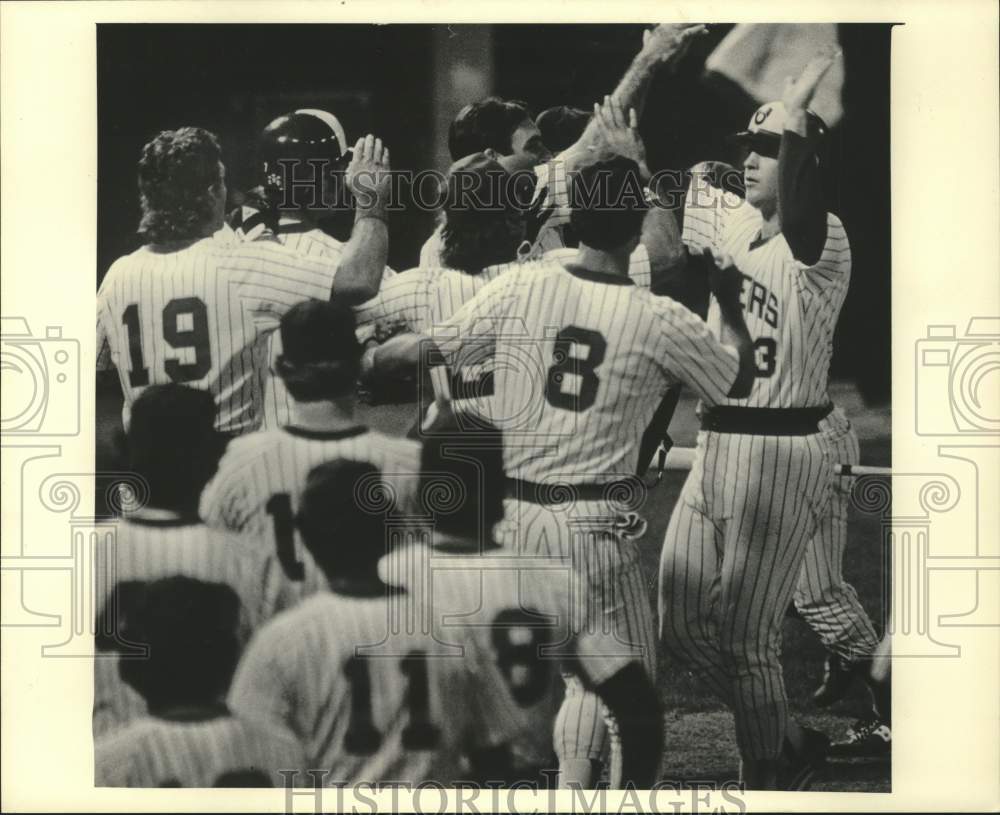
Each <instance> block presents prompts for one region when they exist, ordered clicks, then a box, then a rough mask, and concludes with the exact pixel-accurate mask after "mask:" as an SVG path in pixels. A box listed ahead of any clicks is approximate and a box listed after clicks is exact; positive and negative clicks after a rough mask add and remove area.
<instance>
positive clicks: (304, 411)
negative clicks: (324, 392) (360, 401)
mask: <svg viewBox="0 0 1000 815" xmlns="http://www.w3.org/2000/svg"><path fill="white" fill-rule="evenodd" d="M291 419H292V421H291V424H292V425H293V426H294V427H298V428H301V429H303V430H321V431H324V432H336V431H338V430H347V429H349V428H352V427H357V425H358V420H357V419H356V418H355V417H354V397H353V396H344V397H341V398H340V399H327V400H323V401H320V402H293V403H292V415H291Z"/></svg>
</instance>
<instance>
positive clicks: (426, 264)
mask: <svg viewBox="0 0 1000 815" xmlns="http://www.w3.org/2000/svg"><path fill="white" fill-rule="evenodd" d="M442 265H443V264H442V263H441V227H440V226H438V227H437V228H436V229H435V230H434V231H433V232H432V233H431V236H430V237H429V238H428V239H427V240H425V241H424V245H423V246H421V247H420V267H421V268H423V269H433V268H437V267H439V266H442Z"/></svg>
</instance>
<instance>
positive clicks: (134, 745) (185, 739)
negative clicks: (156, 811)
mask: <svg viewBox="0 0 1000 815" xmlns="http://www.w3.org/2000/svg"><path fill="white" fill-rule="evenodd" d="M239 608H240V600H239V598H238V597H237V596H236V594H235V592H233V590H232V589H231V588H230V587H229V586H226V585H224V584H221V583H205V582H202V581H199V580H194V579H191V578H188V577H168V578H164V579H161V580H156V581H154V582H152V583H150V584H149V585H148V586H147V588H146V590H145V591H144V592H143V594H142V596H141V597H140V598H139V600H138V602H137V604H136V605H135V607H134V608H133V609H132V611H131V612H130V614H129V617H128V621H127V624H126V626H125V628H124V629H123V633H124V634H125V636H126V637H127V638H128V639H129V640H131V641H133V642H141V643H144V644H146V645H147V646H148V648H149V655H148V656H147V657H146V658H145V659H134V660H126V661H123V662H122V663H121V673H122V678H123V679H124V680H125V681H126V682H127V683H128V684H129V685H130V686H131V687H133V688H134V689H135V690H136V692H137V693H138V694H139V695H140V696H141V698H142V699H143V700H144V701H145V703H146V705H147V706H148V710H149V713H148V715H147V716H144V717H142V718H139V719H137V720H135V721H133V722H132V723H130V724H129V725H128V727H126V728H124V729H122V730H120V731H118V732H115V733H112V734H109V735H107V736H105V737H104V738H101V739H98V740H97V741H96V742H95V744H94V782H95V784H96V785H97V786H99V787H283V786H284V778H283V777H282V775H281V773H280V771H281V770H297V769H299V768H301V767H303V766H304V763H303V755H302V748H301V747H300V746H299V745H298V743H296V741H295V739H294V738H293V737H292V736H291V735H289V734H288V733H286V732H284V731H282V730H278V729H276V728H265V727H262V726H260V725H258V724H254V723H252V722H249V721H246V720H243V719H240V718H238V717H235V716H233V715H232V713H230V712H229V710H228V709H227V708H226V705H225V698H226V691H227V690H228V688H229V682H230V680H231V678H232V675H233V671H234V670H235V668H236V662H237V660H238V659H239V654H240V650H241V643H240V638H239V636H238V634H237V627H238V617H239Z"/></svg>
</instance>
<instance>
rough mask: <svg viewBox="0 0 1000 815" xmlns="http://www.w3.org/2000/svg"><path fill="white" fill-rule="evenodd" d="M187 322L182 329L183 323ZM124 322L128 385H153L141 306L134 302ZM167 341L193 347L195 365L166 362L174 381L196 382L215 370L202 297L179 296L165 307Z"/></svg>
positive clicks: (165, 368) (175, 344)
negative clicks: (127, 359) (144, 347)
mask: <svg viewBox="0 0 1000 815" xmlns="http://www.w3.org/2000/svg"><path fill="white" fill-rule="evenodd" d="M182 319H183V322H184V323H186V325H184V326H183V327H182V325H181V323H182ZM122 323H123V324H124V325H125V329H126V331H127V332H128V358H129V367H130V369H131V370H129V372H128V382H129V384H130V385H131V386H132V387H133V388H141V387H145V386H146V385H148V384H149V368H147V367H146V362H145V359H144V357H143V354H142V328H141V326H140V325H139V306H138V304H137V303H132V305H130V306H128V307H127V308H126V309H125V311H123V312H122ZM163 339H164V340H166V342H167V344H168V345H169V346H170V347H171V348H176V349H180V348H193V349H194V362H188V363H182V362H181V361H180V360H177V359H168V360H164V362H163V369H164V371H165V372H166V374H167V376H169V377H170V381H171V382H193V381H195V380H196V379H201V378H202V377H203V376H205V374H207V373H208V372H209V370H210V369H211V367H212V351H211V349H210V348H209V344H208V309H207V308H205V303H204V301H202V300H201V299H200V298H198V297H178V298H176V299H174V300H171V301H170V302H169V303H167V304H166V305H165V306H164V307H163Z"/></svg>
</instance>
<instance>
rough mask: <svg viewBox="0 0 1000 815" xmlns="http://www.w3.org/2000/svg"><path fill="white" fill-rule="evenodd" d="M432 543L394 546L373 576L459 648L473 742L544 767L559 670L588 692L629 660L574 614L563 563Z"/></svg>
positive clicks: (575, 599)
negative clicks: (469, 692) (471, 707)
mask: <svg viewBox="0 0 1000 815" xmlns="http://www.w3.org/2000/svg"><path fill="white" fill-rule="evenodd" d="M434 540H435V546H434V547H433V548H432V547H430V546H427V545H425V544H422V543H420V544H414V545H412V546H410V547H400V548H397V549H395V550H393V552H391V553H390V554H389V555H387V556H386V557H385V558H383V560H382V563H381V564H380V566H379V568H380V572H381V573H382V574H383V576H384V578H385V579H386V580H387V581H388V582H391V583H393V584H394V585H402V586H404V587H406V588H407V590H408V593H409V594H411V595H412V597H413V601H414V604H415V607H417V608H426V609H428V610H429V613H430V623H431V625H430V627H429V632H430V633H432V634H433V637H434V639H435V640H437V641H438V642H440V643H444V644H446V645H448V646H451V647H452V648H453V649H455V650H456V651H457V649H458V648H459V647H461V648H462V649H463V651H462V653H463V654H464V657H465V664H466V666H467V668H468V669H469V670H470V673H471V678H472V681H473V682H474V685H475V687H476V689H477V691H476V693H477V695H476V702H477V710H478V713H479V716H480V727H479V729H478V734H477V738H478V744H477V746H480V747H481V746H491V747H492V746H496V745H499V744H505V743H506V744H507V745H509V747H510V748H511V750H512V752H513V753H514V754H515V756H516V759H517V764H518V765H519V766H525V767H539V766H544V762H545V761H546V760H547V759H548V758H549V757H550V755H551V753H552V728H551V726H548V727H547V726H546V725H551V723H552V722H553V721H554V719H555V715H556V712H557V710H558V707H559V701H560V699H559V697H560V696H561V694H560V693H558V692H557V688H558V683H557V679H558V673H559V671H560V669H562V670H564V671H567V672H570V673H573V674H576V675H579V676H581V677H582V679H583V681H584V682H585V683H586V684H587V685H588V686H590V687H595V686H597V685H600V684H601V683H602V682H604V681H605V680H607V679H609V678H610V677H611V676H613V675H614V674H615V673H617V672H618V671H619V670H621V669H622V668H623V667H625V666H626V665H627V664H628V663H629V662H630V661H632V660H634V659H636V658H637V657H636V655H635V654H634V653H633V652H632V651H631V649H629V648H627V647H625V646H623V645H622V644H621V643H620V642H618V641H617V640H615V639H614V638H612V637H611V636H609V635H608V632H603V631H591V630H589V629H588V628H587V627H586V626H585V625H584V621H583V619H581V617H580V615H576V616H574V614H573V609H574V608H579V607H580V606H582V604H583V594H582V593H583V591H584V590H585V589H584V587H583V586H582V585H581V584H580V583H579V580H578V577H577V575H576V574H575V572H574V571H573V570H572V568H570V567H569V566H568V565H567V563H566V562H565V561H564V560H563V559H561V558H551V559H544V558H539V557H521V556H518V555H516V554H514V553H513V552H511V551H510V550H508V549H503V548H500V547H499V546H497V547H495V548H487V549H486V550H485V551H484V552H482V553H481V554H480V553H479V552H478V551H472V550H471V548H470V546H469V545H468V544H467V543H464V542H461V541H456V542H452V541H450V540H449V539H448V538H447V537H446V536H441V535H440V534H438V535H436V536H435V538H434ZM453 546H454V547H455V548H452V547H453Z"/></svg>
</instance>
